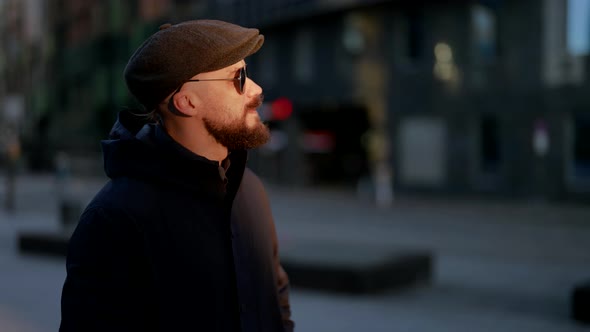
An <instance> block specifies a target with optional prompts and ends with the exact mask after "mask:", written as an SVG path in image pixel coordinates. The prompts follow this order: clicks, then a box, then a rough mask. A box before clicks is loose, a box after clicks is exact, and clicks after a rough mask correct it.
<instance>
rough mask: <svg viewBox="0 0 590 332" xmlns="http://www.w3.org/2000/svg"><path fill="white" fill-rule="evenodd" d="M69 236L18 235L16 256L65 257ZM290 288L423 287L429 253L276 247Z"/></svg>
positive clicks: (354, 290)
mask: <svg viewBox="0 0 590 332" xmlns="http://www.w3.org/2000/svg"><path fill="white" fill-rule="evenodd" d="M69 237H70V233H69V232H63V233H59V232H53V233H50V232H45V233H43V232H31V231H30V232H23V233H20V234H19V237H18V247H19V250H20V252H21V253H28V254H40V255H50V256H65V255H66V254H67V246H68V241H69ZM281 263H282V265H283V267H284V268H285V270H286V271H287V273H288V274H289V279H290V281H291V284H292V285H293V286H299V287H303V288H311V289H318V290H324V291H333V292H344V293H355V294H362V293H376V292H380V291H384V290H390V289H400V288H406V287H411V286H414V285H417V284H426V283H428V282H430V280H431V278H432V270H433V267H432V264H433V257H432V254H431V253H430V252H428V251H419V250H410V249H401V248H400V249H391V248H389V249H385V248H376V247H370V246H359V245H351V244H347V243H341V244H338V243H324V242H294V243H289V245H285V246H283V247H282V249H281Z"/></svg>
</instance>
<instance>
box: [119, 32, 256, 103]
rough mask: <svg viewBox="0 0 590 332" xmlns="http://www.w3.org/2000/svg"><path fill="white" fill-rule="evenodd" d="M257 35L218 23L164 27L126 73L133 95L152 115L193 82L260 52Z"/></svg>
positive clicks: (138, 52)
mask: <svg viewBox="0 0 590 332" xmlns="http://www.w3.org/2000/svg"><path fill="white" fill-rule="evenodd" d="M263 43H264V36H263V35H261V34H260V33H259V31H258V29H249V28H244V27H241V26H239V25H235V24H232V23H228V22H223V21H217V20H194V21H186V22H182V23H179V24H176V25H171V24H164V25H162V26H161V27H160V30H159V31H158V32H156V33H154V34H153V35H151V36H150V37H149V38H148V39H147V40H145V41H144V42H143V44H141V45H140V46H139V48H138V49H137V50H136V51H135V52H134V53H133V55H132V56H131V58H130V59H129V62H128V63H127V66H126V67H125V72H124V74H125V82H126V83H127V88H128V89H129V91H130V92H131V94H132V95H133V96H134V97H135V98H136V99H137V100H138V101H139V102H140V103H141V104H142V105H143V106H144V107H145V108H146V111H151V110H152V109H154V108H155V107H156V106H157V105H158V104H159V103H160V102H162V101H163V100H164V98H166V97H167V96H168V95H169V94H171V93H172V92H174V90H176V89H177V88H178V87H179V86H180V85H181V84H182V83H184V82H186V81H187V80H189V79H190V78H191V77H193V76H195V75H197V74H199V73H204V72H209V71H214V70H218V69H221V68H224V67H227V66H230V65H232V64H234V63H236V62H238V61H240V60H242V59H244V58H246V57H247V56H249V55H252V54H254V53H255V52H256V51H258V50H259V49H260V47H262V44H263Z"/></svg>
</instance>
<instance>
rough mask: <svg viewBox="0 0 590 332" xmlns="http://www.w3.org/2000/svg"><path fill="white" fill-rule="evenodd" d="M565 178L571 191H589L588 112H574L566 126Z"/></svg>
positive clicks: (589, 128) (589, 134)
mask: <svg viewBox="0 0 590 332" xmlns="http://www.w3.org/2000/svg"><path fill="white" fill-rule="evenodd" d="M566 134H567V136H566V137H567V139H566V151H567V155H566V165H567V167H566V180H567V184H568V187H569V188H570V189H571V190H573V191H584V192H589V191H590V145H588V142H590V114H584V113H581V114H576V115H574V116H573V117H572V118H570V121H569V122H567V128H566Z"/></svg>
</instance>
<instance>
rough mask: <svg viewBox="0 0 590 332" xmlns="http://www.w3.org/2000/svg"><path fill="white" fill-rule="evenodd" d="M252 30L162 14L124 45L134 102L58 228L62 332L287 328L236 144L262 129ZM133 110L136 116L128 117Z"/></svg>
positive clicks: (258, 188) (280, 287)
mask: <svg viewBox="0 0 590 332" xmlns="http://www.w3.org/2000/svg"><path fill="white" fill-rule="evenodd" d="M263 42H264V36H262V35H261V34H260V33H259V31H258V30H257V29H249V28H244V27H241V26H237V25H234V24H230V23H227V22H222V21H215V20H195V21H188V22H183V23H180V24H176V25H170V24H165V25H163V26H161V27H160V30H159V31H158V32H156V33H155V34H153V35H152V36H150V37H149V38H148V39H147V40H146V41H145V42H144V43H143V44H142V45H141V46H140V47H139V48H138V49H137V50H136V51H135V53H134V54H133V55H132V56H131V58H130V60H129V62H128V64H127V66H126V68H125V72H124V74H125V81H126V83H127V86H128V88H129V91H130V92H131V94H132V95H133V96H134V97H135V98H136V99H137V100H138V102H139V103H140V104H141V105H142V106H143V107H142V110H143V111H142V112H138V111H135V112H129V111H125V112H121V113H119V116H118V119H117V122H116V123H115V125H114V126H113V129H112V131H111V133H110V136H109V139H108V140H105V141H103V142H102V147H103V152H104V167H105V172H106V174H107V176H108V177H109V178H110V180H109V181H108V183H106V185H105V186H104V187H103V188H102V190H101V191H100V192H98V193H97V195H96V196H95V197H94V199H93V200H92V201H91V202H90V203H89V205H88V206H87V207H86V209H85V210H84V212H83V214H82V216H81V218H80V221H79V223H78V225H77V227H76V229H75V231H74V233H73V235H72V237H71V239H70V243H69V249H68V256H67V262H66V269H67V277H66V280H65V283H64V286H63V291H62V303H61V305H62V307H61V308H62V317H61V318H62V319H61V326H60V331H62V332H70V331H101V332H104V331H142V332H146V331H208V332H209V331H227V332H230V331H231V332H235V331H243V332H254V331H260V332H263V331H264V332H275V331H292V330H293V322H292V320H291V318H290V309H289V298H288V278H287V275H286V273H285V272H284V270H283V269H282V267H281V265H280V262H279V255H278V245H277V238H276V232H275V226H274V221H273V218H272V214H271V209H270V205H269V202H268V197H267V195H266V192H265V190H264V187H263V185H262V182H261V181H260V179H259V178H258V177H256V175H255V174H254V173H253V172H252V171H251V170H249V169H248V168H247V167H246V159H247V158H246V157H247V150H248V149H252V148H256V147H258V146H260V145H262V144H264V143H266V142H267V141H268V139H269V131H268V129H267V127H266V126H265V125H264V124H263V123H262V122H261V120H260V118H259V117H258V113H257V111H256V109H257V108H258V107H259V106H260V105H261V103H262V98H263V97H262V88H261V87H260V86H258V85H257V84H256V83H255V82H254V81H252V80H251V79H250V78H249V77H248V76H247V70H246V62H245V60H244V59H245V58H246V57H247V56H249V55H251V54H253V53H255V52H256V51H258V50H259V49H260V47H261V46H262V44H263ZM138 113H141V114H138Z"/></svg>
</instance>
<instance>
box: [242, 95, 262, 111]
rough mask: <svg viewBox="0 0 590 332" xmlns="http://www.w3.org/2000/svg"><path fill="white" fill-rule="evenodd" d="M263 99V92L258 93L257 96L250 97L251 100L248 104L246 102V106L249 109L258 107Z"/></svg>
mask: <svg viewBox="0 0 590 332" xmlns="http://www.w3.org/2000/svg"><path fill="white" fill-rule="evenodd" d="M263 101H264V95H263V94H259V95H258V96H256V97H254V99H252V101H251V102H249V103H248V104H246V108H248V109H250V108H258V107H260V106H261V105H262V102H263Z"/></svg>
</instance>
